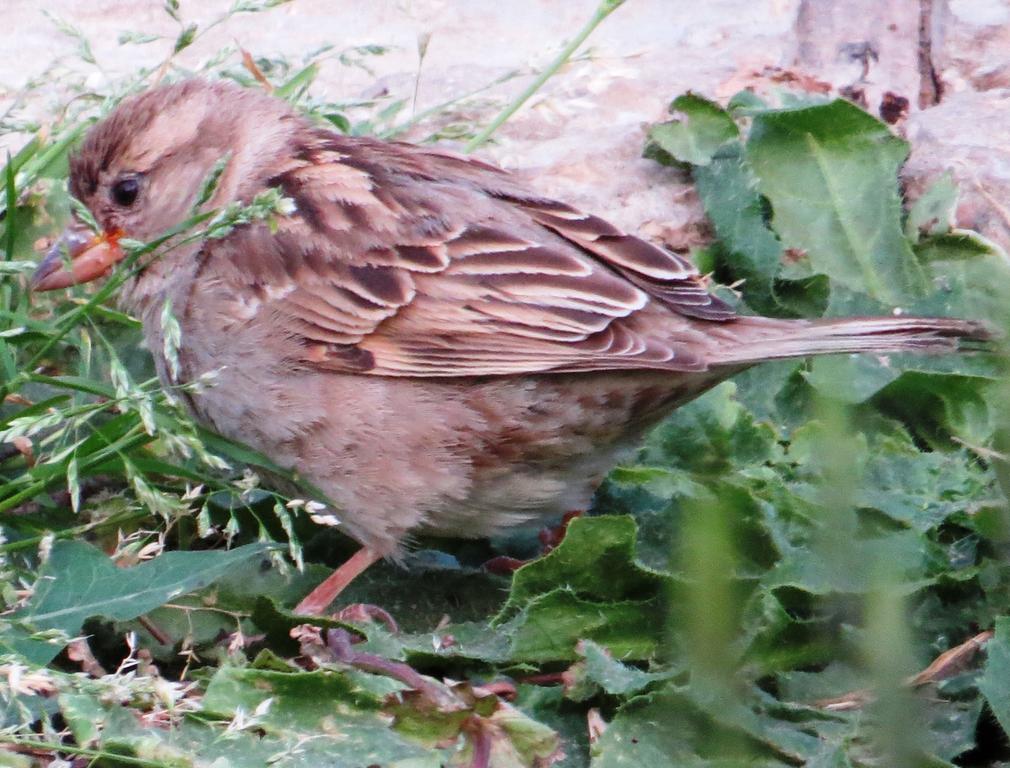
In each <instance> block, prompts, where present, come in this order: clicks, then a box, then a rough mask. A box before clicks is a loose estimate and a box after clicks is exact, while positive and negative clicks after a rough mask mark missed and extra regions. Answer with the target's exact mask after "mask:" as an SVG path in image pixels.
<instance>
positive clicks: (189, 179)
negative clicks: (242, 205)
mask: <svg viewBox="0 0 1010 768" xmlns="http://www.w3.org/2000/svg"><path fill="white" fill-rule="evenodd" d="M304 125H305V120H304V118H302V117H300V116H298V115H297V114H296V113H295V112H294V111H293V110H292V109H291V108H290V107H289V106H288V105H287V104H285V103H284V102H283V101H281V100H279V99H275V98H272V97H270V96H268V95H267V94H265V93H263V92H262V91H257V90H252V89H248V88H241V87H239V86H237V85H234V84H230V83H225V82H214V83H211V82H207V81H203V80H186V81H183V82H180V83H176V84H173V85H166V86H160V87H157V88H154V89H152V90H149V91H147V92H145V93H142V94H139V95H136V96H133V97H130V98H128V99H125V100H124V101H123V102H122V103H121V104H120V105H119V106H117V107H116V108H115V109H114V110H113V111H112V112H111V113H110V114H109V115H108V116H107V117H106V118H105V119H104V120H102V121H100V122H98V123H97V124H95V125H94V126H93V127H92V128H91V129H90V131H88V134H87V136H86V137H85V139H84V141H83V142H82V144H81V146H80V148H79V149H78V150H77V152H76V153H75V154H74V155H73V156H72V157H71V159H70V192H71V194H72V195H73V196H74V197H76V198H77V199H78V200H79V201H80V202H81V203H83V204H84V206H85V207H87V209H88V210H89V211H90V212H91V214H92V216H93V217H94V219H95V221H96V222H97V223H98V226H99V229H100V231H99V232H98V233H95V232H92V231H91V230H90V229H88V228H87V227H85V226H84V225H83V223H82V222H80V221H78V220H76V219H75V220H74V221H72V222H71V223H70V225H69V226H68V227H67V229H66V230H65V231H64V232H63V234H62V236H61V237H60V238H59V239H58V240H57V241H56V243H55V245H54V246H53V247H52V248H51V250H50V251H49V253H48V254H47V256H46V257H45V259H44V260H43V261H42V262H41V264H40V265H39V267H38V269H37V271H36V272H35V275H34V276H33V278H32V286H33V288H34V289H35V290H37V291H38V290H51V289H54V288H64V287H67V286H70V285H76V284H78V283H83V282H88V281H89V280H94V279H95V278H98V277H100V276H102V275H104V274H105V273H106V272H107V271H108V270H109V269H110V268H111V267H112V266H113V265H114V264H115V263H116V262H118V261H119V260H120V259H122V257H123V252H122V250H121V249H120V247H119V239H120V238H124V237H128V238H130V239H133V240H140V241H148V240H151V239H154V238H156V237H158V236H159V235H161V234H163V233H164V232H166V231H168V230H169V229H171V228H172V227H175V226H177V225H179V224H181V223H182V222H184V221H186V220H187V219H188V218H189V217H190V215H191V214H192V212H193V206H194V204H195V203H196V202H197V199H198V195H199V194H200V191H201V189H203V187H204V182H205V181H206V179H207V178H208V176H209V174H210V173H211V172H212V170H213V169H214V167H215V165H216V164H217V163H218V162H219V161H221V160H222V158H227V165H226V167H225V169H224V171H223V172H222V174H221V176H220V179H219V181H218V185H217V188H216V190H215V193H214V195H213V197H211V198H210V200H208V201H207V203H206V205H207V206H208V207H217V206H221V205H225V204H227V203H230V202H232V201H235V200H243V201H245V200H247V199H251V198H252V197H253V196H254V195H255V194H256V193H257V192H259V191H261V190H262V188H264V187H265V186H266V179H267V178H269V176H270V175H272V169H271V167H270V166H271V164H272V163H276V158H278V157H281V158H283V157H285V156H290V148H291V146H292V144H293V142H294V137H295V136H296V135H298V133H299V132H300V129H301V128H302V127H303V126H304ZM271 158H273V160H271Z"/></svg>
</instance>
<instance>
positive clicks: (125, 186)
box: [112, 176, 140, 208]
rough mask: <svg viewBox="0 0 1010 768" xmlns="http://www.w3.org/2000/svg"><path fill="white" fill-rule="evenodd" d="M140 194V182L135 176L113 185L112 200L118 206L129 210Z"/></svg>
mask: <svg viewBox="0 0 1010 768" xmlns="http://www.w3.org/2000/svg"><path fill="white" fill-rule="evenodd" d="M139 193H140V182H139V181H138V180H137V178H136V177H135V176H127V177H125V178H122V179H119V181H117V182H116V183H115V184H113V185H112V200H113V202H115V204H116V205H121V206H123V207H124V208H129V207H130V206H131V205H133V203H134V201H135V200H136V199H137V195H138V194H139Z"/></svg>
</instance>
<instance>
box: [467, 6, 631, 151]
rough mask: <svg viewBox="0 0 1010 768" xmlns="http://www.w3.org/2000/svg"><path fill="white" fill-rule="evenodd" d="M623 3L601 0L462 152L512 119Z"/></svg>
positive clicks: (474, 146) (471, 149) (478, 144)
mask: <svg viewBox="0 0 1010 768" xmlns="http://www.w3.org/2000/svg"><path fill="white" fill-rule="evenodd" d="M624 2H625V0H602V1H601V2H600V4H599V6H598V7H597V8H596V11H594V12H593V15H592V16H591V17H590V18H589V20H588V21H587V22H586V23H585V25H583V27H582V29H580V30H579V32H578V34H577V35H575V37H573V38H572V39H571V41H570V42H569V43H568V45H566V46H565V47H564V50H562V51H561V53H559V54H558V56H557V58H555V59H554V61H552V62H551V63H550V66H548V67H547V69H545V70H544V71H543V72H541V73H540V75H539V76H538V77H537V78H536V79H535V80H534V81H533V82H532V83H530V84H529V86H528V87H527V88H526V90H525V91H523V92H522V93H521V94H519V97H518V98H516V99H515V101H513V102H512V103H511V104H509V105H508V106H507V107H505V109H503V110H502V111H501V112H500V113H498V116H497V117H496V118H495V119H494V120H492V121H491V124H490V125H488V126H487V127H486V128H485V129H484V130H483V131H481V132H480V133H478V134H477V135H476V136H474V137H473V138H472V139H470V141H469V142H468V143H467V145H466V146H465V147H464V148H463V151H464V152H467V153H469V152H473V151H474V150H475V149H477V147H479V146H480V145H481V144H483V143H484V142H485V141H487V140H488V139H489V138H490V137H491V135H492V134H493V133H494V132H495V131H497V130H498V129H499V128H501V126H502V125H503V124H504V123H505V121H506V120H508V119H509V118H510V117H512V115H514V114H515V113H516V111H517V110H518V109H519V108H520V107H521V106H522V105H523V104H525V103H526V102H527V101H528V100H529V98H530V97H531V96H532V95H533V94H534V93H536V92H537V91H539V90H540V88H541V87H542V86H543V84H544V83H546V82H547V81H548V80H549V79H550V78H551V77H552V76H553V75H554V73H555V72H557V71H558V70H559V69H561V67H563V66H564V65H565V62H567V61H568V60H569V59H570V58H571V57H572V54H573V53H575V51H577V50H578V49H579V46H580V45H582V44H583V43H584V42H585V41H586V38H588V37H589V36H590V35H591V34H592V33H593V30H594V29H596V28H597V27H598V26H599V25H600V22H602V21H603V20H604V19H605V18H607V17H608V16H609V15H610V14H612V13H613V12H614V11H616V10H617V9H618V8H620V7H621V6H622V5H624Z"/></svg>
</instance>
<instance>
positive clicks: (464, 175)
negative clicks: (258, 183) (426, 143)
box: [208, 134, 734, 376]
mask: <svg viewBox="0 0 1010 768" xmlns="http://www.w3.org/2000/svg"><path fill="white" fill-rule="evenodd" d="M268 183H270V184H273V185H278V186H280V187H281V188H282V189H283V191H284V193H285V194H286V195H288V196H289V197H291V198H292V199H293V200H294V202H295V204H296V206H297V213H296V214H295V215H293V216H292V217H290V218H288V219H286V220H282V221H281V222H280V223H279V225H278V226H276V228H275V229H274V230H273V231H269V230H268V229H267V228H266V227H265V225H263V226H256V227H245V228H240V229H238V230H236V231H235V232H234V233H233V234H232V235H231V236H229V237H228V238H226V239H224V240H222V241H219V242H218V243H216V244H215V243H212V244H211V245H210V247H211V248H212V249H214V252H211V253H210V254H208V256H210V259H209V263H213V264H215V268H216V269H218V271H219V272H220V273H222V274H223V273H228V272H230V279H231V280H234V281H235V282H236V283H238V284H243V285H245V286H246V289H247V290H251V291H252V292H253V293H254V294H255V299H254V302H255V305H256V311H257V312H268V313H270V314H269V320H270V322H273V323H277V324H280V325H281V326H282V327H284V328H285V329H286V330H287V331H288V333H289V335H290V338H291V342H290V343H291V344H292V345H293V346H295V347H297V353H296V354H293V355H292V356H293V357H295V358H297V360H299V361H300V362H303V363H305V364H307V365H310V366H315V367H319V368H322V369H329V370H336V371H348V372H358V373H369V374H375V375H385V376H470V375H504V374H521V373H533V372H547V371H588V370H607V369H636V368H666V369H671V370H697V369H699V368H704V367H705V361H704V359H702V357H701V356H699V354H698V351H697V349H695V345H694V344H692V343H691V339H692V338H696V337H698V336H699V335H700V334H699V332H698V330H696V327H697V326H699V325H702V326H707V325H709V323H707V322H704V321H715V322H718V321H725V320H729V319H731V318H733V317H734V314H733V311H732V310H731V309H730V308H729V307H728V306H727V305H725V304H724V303H723V302H721V301H720V300H719V299H717V298H715V297H713V296H712V295H710V294H709V293H708V291H707V290H705V287H704V284H703V282H702V279H701V277H700V276H699V274H698V272H697V271H696V270H695V268H694V267H693V266H692V265H691V264H690V263H689V262H688V261H686V260H684V259H683V258H681V257H680V256H677V255H675V254H672V253H670V252H667V251H665V250H663V249H662V248H658V247H656V246H654V245H651V244H649V243H647V242H645V241H644V240H641V239H639V238H636V237H634V236H631V235H627V234H625V233H623V232H621V231H620V230H619V229H617V228H616V227H614V226H612V225H610V224H609V223H607V222H606V221H604V220H603V219H600V218H598V217H596V216H591V215H587V214H584V213H582V212H580V211H578V210H576V209H574V208H572V207H570V206H568V205H565V204H563V203H559V202H556V201H553V200H550V199H545V198H543V197H540V196H537V195H535V194H533V193H530V192H529V191H527V190H526V189H524V188H523V187H522V186H521V185H520V184H518V183H516V182H515V181H514V180H513V179H512V177H511V176H509V175H508V174H507V173H505V172H504V171H501V170H500V169H497V168H495V167H493V166H490V165H487V164H484V163H481V162H478V161H474V160H471V159H467V158H462V157H457V156H454V155H449V154H445V153H440V152H435V151H432V150H428V149H423V148H419V147H415V146H412V145H407V144H389V143H385V142H379V141H375V140H369V139H351V138H346V137H337V136H333V135H331V134H326V135H325V138H319V136H318V135H317V138H316V140H315V141H314V142H308V143H307V144H306V146H305V147H304V148H303V149H302V151H301V152H300V153H299V154H298V157H297V158H296V159H295V160H294V161H293V162H292V164H291V165H290V167H287V168H285V169H284V170H282V171H281V172H279V173H278V174H276V176H274V177H273V178H272V179H270V180H269V182H268ZM226 276H227V275H226ZM657 312H658V313H659V314H660V315H662V316H664V317H670V318H675V319H679V320H680V321H682V322H681V323H679V324H678V322H676V321H675V322H674V324H673V326H674V329H675V330H676V328H677V327H682V328H683V331H684V333H683V334H678V333H673V334H668V335H665V336H664V337H663V338H654V337H653V336H651V335H650V334H649V333H647V332H646V326H649V323H648V322H645V320H646V318H645V316H646V315H650V316H652V317H653V318H654V317H655V315H656V313H657Z"/></svg>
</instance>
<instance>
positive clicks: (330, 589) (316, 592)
mask: <svg viewBox="0 0 1010 768" xmlns="http://www.w3.org/2000/svg"><path fill="white" fill-rule="evenodd" d="M381 559H382V555H379V554H377V553H375V552H373V551H372V550H370V549H369V548H368V547H362V548H361V549H359V550H358V551H357V552H355V553H354V554H353V555H351V557H350V559H349V560H347V561H346V562H345V563H344V564H343V565H341V566H340V567H339V568H337V570H335V571H334V572H333V573H331V574H330V575H329V576H328V577H327V578H326V580H325V581H323V583H321V584H320V585H319V586H318V587H316V588H315V589H313V590H312V591H311V592H309V594H308V595H306V596H305V599H304V600H302V601H301V602H300V603H298V605H297V606H295V613H296V614H298V615H300V616H320V615H322V613H323V612H324V611H325V610H326V609H327V608H328V607H329V606H330V603H332V602H333V601H334V600H335V599H336V598H337V595H339V594H340V593H341V592H343V591H344V589H346V588H347V585H348V584H350V583H351V582H352V581H354V580H355V579H356V578H358V576H360V575H361V574H362V573H364V571H365V569H366V568H368V566H370V565H372V564H373V563H376V562H378V561H379V560H381Z"/></svg>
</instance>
